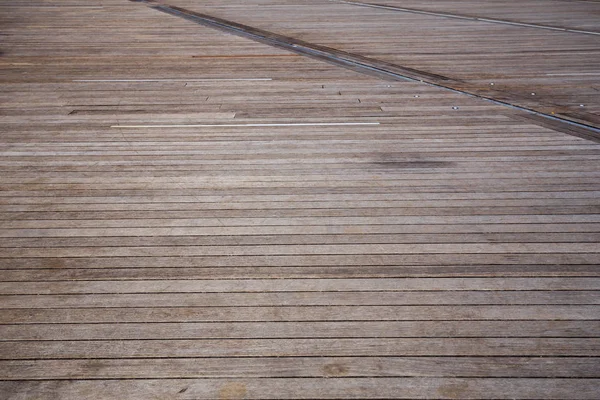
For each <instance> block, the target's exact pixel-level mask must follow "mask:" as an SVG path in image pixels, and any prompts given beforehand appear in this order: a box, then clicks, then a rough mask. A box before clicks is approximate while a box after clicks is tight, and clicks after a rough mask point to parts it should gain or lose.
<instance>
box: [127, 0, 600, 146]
mask: <svg viewBox="0 0 600 400" xmlns="http://www.w3.org/2000/svg"><path fill="white" fill-rule="evenodd" d="M129 1H132V2H139V3H145V4H148V5H149V6H150V7H151V8H152V9H154V10H157V11H161V12H164V13H166V14H170V15H174V16H177V17H180V18H184V19H186V20H189V21H192V22H195V23H197V24H200V25H203V26H206V27H210V28H213V29H218V30H221V31H225V32H228V33H230V34H234V35H237V36H241V37H244V38H247V39H251V40H254V41H257V42H260V43H264V44H268V45H270V46H273V47H278V48H282V49H285V50H288V51H291V52H294V53H296V54H301V55H305V56H308V57H311V58H315V59H318V60H321V61H324V62H328V63H330V64H334V65H337V66H341V67H344V68H347V69H351V70H353V71H355V72H360V73H364V74H368V75H372V76H377V77H379V78H381V79H386V80H403V81H410V82H420V83H423V84H427V85H429V86H433V87H437V88H440V89H444V90H447V91H450V92H453V93H458V94H462V95H466V96H469V97H473V98H478V99H482V100H486V101H488V102H491V103H493V104H496V105H501V106H504V107H509V108H512V109H514V110H518V111H521V112H524V113H527V114H530V115H534V116H537V117H542V118H543V119H546V120H548V122H552V121H553V122H560V123H562V124H565V125H567V126H572V127H575V128H579V129H583V130H585V131H586V132H587V134H586V135H584V136H585V137H587V138H588V139H590V140H594V141H598V140H600V129H599V128H597V127H595V126H593V125H589V124H585V123H582V122H578V121H572V120H570V119H566V118H563V117H560V116H558V115H551V114H546V113H543V112H540V111H536V110H534V109H532V108H528V107H524V106H520V105H517V104H513V103H509V102H508V101H502V100H497V99H495V98H493V97H490V96H486V95H481V94H477V93H472V92H468V91H465V90H463V89H461V88H460V86H461V85H460V84H461V83H462V82H460V81H458V80H453V79H450V78H448V77H445V76H442V75H438V74H432V73H429V72H426V71H420V70H416V69H413V68H407V67H402V66H399V65H396V64H393V63H388V62H385V61H381V60H377V59H374V58H369V57H364V56H360V55H358V54H354V53H349V52H345V51H341V50H337V49H333V48H329V47H326V46H321V45H317V44H314V43H309V42H305V41H302V40H299V39H295V38H292V37H288V36H283V35H279V34H276V33H273V32H269V31H265V30H262V29H258V28H254V27H251V26H248V25H243V24H239V23H237V22H233V21H228V20H225V19H222V18H217V17H213V16H211V15H207V14H202V13H198V12H195V11H190V10H187V9H185V8H181V7H176V6H170V5H166V4H161V3H157V2H156V1H154V0H129ZM453 84H457V85H456V86H457V87H453ZM576 136H579V135H576ZM582 137H583V136H582Z"/></svg>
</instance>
